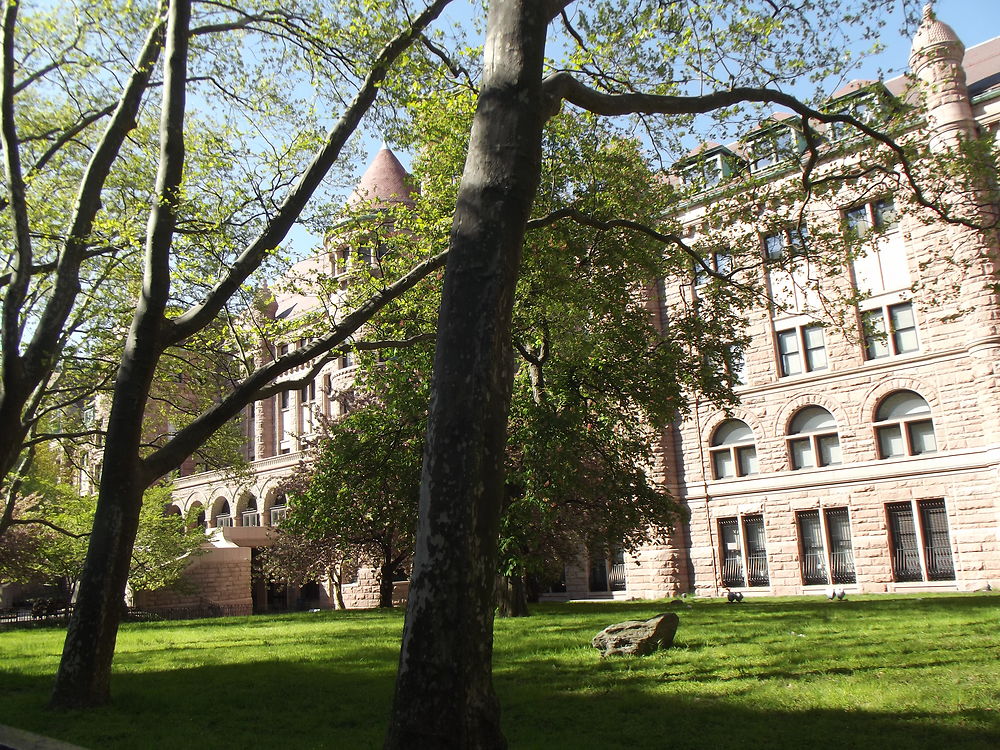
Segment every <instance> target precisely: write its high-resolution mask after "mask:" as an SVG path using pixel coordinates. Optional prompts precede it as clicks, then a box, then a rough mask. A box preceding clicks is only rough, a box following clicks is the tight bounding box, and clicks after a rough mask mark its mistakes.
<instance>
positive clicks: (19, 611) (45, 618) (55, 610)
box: [0, 602, 253, 630]
mask: <svg viewBox="0 0 1000 750" xmlns="http://www.w3.org/2000/svg"><path fill="white" fill-rule="evenodd" d="M72 614H73V607H72V606H67V605H57V604H51V603H39V602H36V603H34V604H33V605H32V606H31V607H15V608H10V609H0V630H12V629H14V628H38V627H43V628H44V627H50V628H64V627H66V625H67V624H68V623H69V618H70V615H72ZM251 614H253V607H252V606H251V605H249V604H232V605H219V604H202V605H197V606H193V607H171V608H163V609H160V608H156V609H135V608H132V607H130V608H129V609H128V610H126V612H125V615H124V617H123V619H124V621H125V622H157V621H161V620H201V619H205V618H209V617H244V616H246V615H251Z"/></svg>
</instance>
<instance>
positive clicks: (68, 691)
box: [51, 431, 144, 708]
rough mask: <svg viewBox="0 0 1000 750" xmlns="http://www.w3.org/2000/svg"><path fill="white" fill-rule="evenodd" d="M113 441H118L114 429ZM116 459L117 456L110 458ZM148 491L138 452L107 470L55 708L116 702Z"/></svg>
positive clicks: (58, 679)
mask: <svg viewBox="0 0 1000 750" xmlns="http://www.w3.org/2000/svg"><path fill="white" fill-rule="evenodd" d="M108 439H109V442H110V441H111V439H112V433H111V432H110V431H109V434H108ZM117 442H118V443H119V444H121V442H122V441H121V440H120V439H117ZM106 456H107V454H106ZM112 458H114V454H113V453H112V454H111V455H110V456H107V457H106V459H105V460H110V459H112ZM143 488H144V485H143V484H142V483H141V482H140V481H139V479H138V476H137V475H136V471H135V459H134V453H133V458H132V460H131V461H129V460H128V459H127V458H125V460H122V461H119V462H110V463H109V464H108V465H106V466H105V469H104V472H103V474H102V476H101V493H100V497H101V501H100V502H99V503H98V505H97V512H96V514H95V516H94V529H93V531H92V532H91V535H90V545H89V547H88V548H87V559H86V562H85V563H84V568H83V575H82V576H81V577H80V587H79V591H78V595H77V600H76V606H75V608H74V610H73V616H72V618H71V619H70V622H69V629H68V631H67V633H66V642H65V645H64V646H63V654H62V661H60V663H59V671H58V673H57V675H56V684H55V688H54V689H53V691H52V700H51V705H52V706H53V707H54V708H85V707H88V706H99V705H102V704H104V703H107V702H108V701H109V700H110V698H111V692H110V680H111V661H112V659H113V658H114V653H115V641H116V640H117V638H118V624H119V622H120V620H121V616H122V610H123V608H124V594H125V584H126V582H127V581H128V571H129V564H130V563H131V560H132V545H133V544H134V542H135V535H136V531H137V529H138V528H139V510H140V508H141V507H142V492H143Z"/></svg>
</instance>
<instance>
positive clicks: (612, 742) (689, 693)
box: [0, 594, 1000, 750]
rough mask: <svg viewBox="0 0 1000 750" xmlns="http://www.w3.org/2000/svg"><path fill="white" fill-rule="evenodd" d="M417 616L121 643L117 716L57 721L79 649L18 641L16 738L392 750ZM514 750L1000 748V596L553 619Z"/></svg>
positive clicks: (5, 691)
mask: <svg viewBox="0 0 1000 750" xmlns="http://www.w3.org/2000/svg"><path fill="white" fill-rule="evenodd" d="M666 609H670V610H674V611H677V612H678V613H679V615H680V618H681V625H680V628H679V630H678V632H677V642H676V644H675V647H674V648H672V649H670V650H669V651H662V652H659V653H657V654H655V655H653V656H649V657H645V658H638V659H634V658H618V659H609V660H604V661H602V660H601V659H600V658H599V657H598V656H597V652H596V651H595V650H594V649H592V648H591V647H590V645H589V644H590V639H591V637H592V636H593V635H594V634H595V633H596V632H597V631H598V630H599V629H600V628H602V627H603V626H605V625H607V624H610V623H612V622H617V621H620V620H623V619H633V618H645V617H650V616H652V615H654V614H656V613H658V612H661V611H664V610H666ZM401 627H402V614H401V613H399V612H388V613H385V612H372V611H366V612H324V613H320V614H297V615H285V616H271V617H248V618H229V619H225V620H196V621H188V622H179V623H148V624H133V625H127V626H125V627H123V628H122V632H121V635H120V636H119V639H118V656H117V659H116V662H115V676H114V680H113V683H112V689H113V691H114V695H115V701H114V705H113V706H112V707H109V708H105V709H101V710H98V711H94V712H90V713H67V714H59V713H50V712H47V711H44V710H42V709H41V706H42V704H43V703H44V701H45V699H46V696H47V692H48V689H49V687H50V683H51V675H52V674H53V671H54V669H55V666H56V663H57V660H58V654H59V651H60V649H61V646H62V634H61V633H60V632H58V631H54V630H35V631H18V632H4V633H0V723H3V724H10V725H13V726H16V727H20V728H23V729H29V730H32V731H37V732H43V733H46V734H49V735H52V736H55V737H58V738H60V739H65V740H68V741H70V742H75V743H78V744H81V745H83V746H85V747H88V748H94V750H98V749H100V750H104V749H105V748H108V749H113V748H128V749H129V750H133V749H135V748H142V749H143V750H145V749H147V748H170V749H171V750H177V749H180V750H194V749H195V748H213V749H215V748H249V747H281V748H350V749H353V748H375V747H379V746H380V745H381V740H382V732H383V729H384V726H385V721H386V714H387V711H388V706H389V700H390V697H391V694H392V681H393V674H394V671H395V666H396V656H397V650H398V639H399V634H400V631H401ZM495 661H496V668H495V679H496V686H497V691H498V692H499V694H500V698H501V702H502V704H503V708H504V717H503V723H504V731H505V732H506V734H507V737H508V739H509V741H510V745H511V747H512V748H547V749H551V748H555V749H559V748H573V749H574V750H576V749H578V748H667V747H678V748H713V749H716V748H743V747H747V748H795V749H796V750H798V749H799V748H808V749H809V750H812V749H813V748H853V747H865V748H877V750H886V749H887V748H907V749H908V750H909V749H911V748H933V749H934V750H951V749H953V748H984V749H985V748H989V749H990V750H996V749H997V748H1000V708H998V707H1000V596H998V595H996V594H974V595H971V594H970V595H950V596H948V595H945V596H929V595H924V596H911V597H889V596H869V597H860V596H859V597H851V598H850V599H849V600H847V601H844V602H828V601H826V600H825V599H819V598H812V597H810V598H805V597H799V598H786V599H753V600H747V601H746V602H744V603H743V604H742V605H727V604H725V603H724V602H721V601H719V600H692V601H690V603H689V604H683V605H680V606H676V605H671V604H670V603H668V602H630V603H614V604H612V603H593V604H565V605H543V606H539V607H536V608H535V609H534V615H533V616H532V617H530V618H525V619H519V620H506V621H498V622H497V632H496V660H495Z"/></svg>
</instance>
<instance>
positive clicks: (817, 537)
mask: <svg viewBox="0 0 1000 750" xmlns="http://www.w3.org/2000/svg"><path fill="white" fill-rule="evenodd" d="M797 515H798V522H799V546H800V548H801V554H802V558H801V562H802V582H803V583H805V584H806V585H807V586H814V585H817V584H822V583H829V578H828V575H827V570H826V552H825V550H824V549H823V528H822V526H821V524H820V521H819V511H818V510H808V511H804V512H802V513H799V514H797Z"/></svg>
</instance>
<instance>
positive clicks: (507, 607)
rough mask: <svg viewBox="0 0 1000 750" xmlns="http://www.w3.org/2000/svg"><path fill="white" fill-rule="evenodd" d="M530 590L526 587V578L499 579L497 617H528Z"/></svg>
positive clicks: (500, 577) (505, 577)
mask: <svg viewBox="0 0 1000 750" xmlns="http://www.w3.org/2000/svg"><path fill="white" fill-rule="evenodd" d="M529 614H531V613H530V612H529V611H528V589H527V587H526V586H525V585H524V576H521V575H513V576H498V577H497V616H498V617H527V616H528V615H529Z"/></svg>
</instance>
